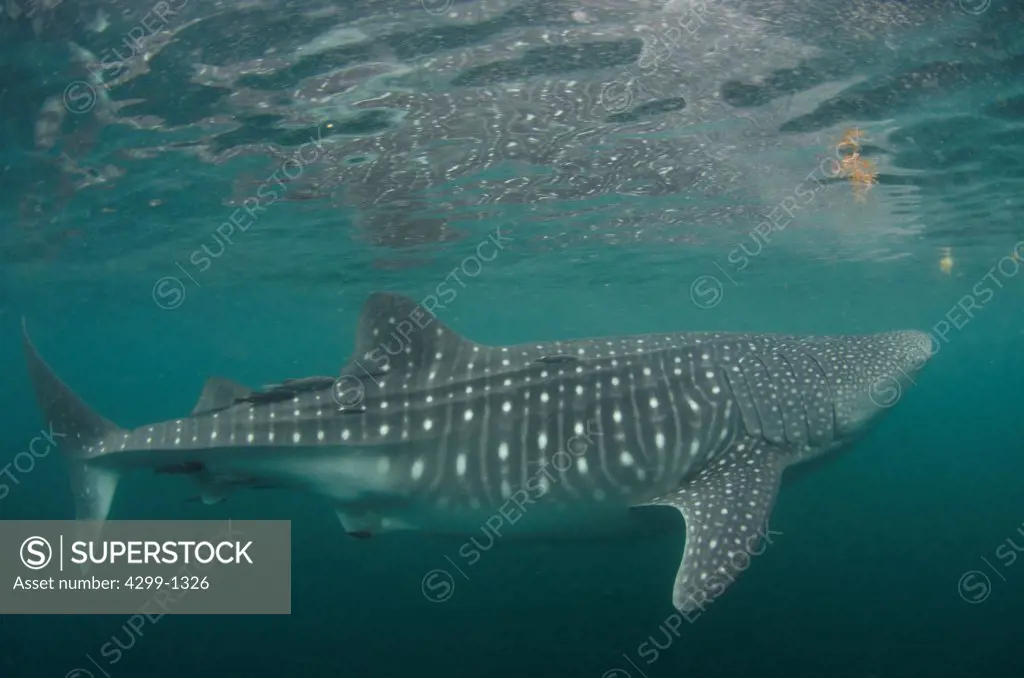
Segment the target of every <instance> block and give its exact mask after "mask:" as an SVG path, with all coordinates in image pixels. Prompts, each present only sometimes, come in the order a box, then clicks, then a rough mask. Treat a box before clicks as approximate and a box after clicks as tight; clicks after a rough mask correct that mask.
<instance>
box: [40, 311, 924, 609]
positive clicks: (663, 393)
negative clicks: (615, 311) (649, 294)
mask: <svg viewBox="0 0 1024 678" xmlns="http://www.w3.org/2000/svg"><path fill="white" fill-rule="evenodd" d="M402 318H419V319H420V322H417V323H416V329H415V330H414V331H412V332H410V331H408V330H406V331H405V332H404V333H402V337H403V338H404V343H403V345H402V346H401V350H393V351H392V350H388V351H387V360H385V361H377V360H376V359H375V358H374V356H380V355H381V353H380V348H379V345H380V342H381V341H382V340H384V339H386V338H387V337H389V336H391V335H392V334H393V330H394V328H395V327H396V326H398V324H399V322H400V319H402ZM24 345H25V352H26V356H27V358H28V365H29V371H30V373H31V376H32V380H33V382H34V384H35V387H36V392H37V396H38V400H39V404H40V407H41V409H42V410H43V412H44V414H45V416H46V417H47V418H48V419H50V420H51V421H53V422H54V425H55V426H57V427H58V428H59V429H60V430H62V431H65V432H66V433H67V434H68V438H67V444H65V445H62V452H64V456H65V460H66V462H67V465H68V469H69V472H70V475H71V481H72V489H73V493H74V498H75V507H76V512H77V517H78V518H79V519H83V520H91V521H96V522H90V523H83V525H89V526H91V527H90V528H89V529H93V530H98V529H100V527H99V526H100V525H101V524H102V523H101V522H100V521H102V520H104V519H105V518H106V517H107V514H108V512H109V510H110V506H111V502H112V500H113V496H114V491H115V489H116V486H117V483H118V480H119V479H120V478H121V476H122V475H123V474H124V473H126V472H128V471H130V470H150V471H158V472H164V473H168V472H173V473H178V474H185V475H186V476H187V477H190V478H191V479H192V480H193V481H194V482H195V484H196V486H197V487H198V489H199V491H200V494H201V496H202V498H203V500H204V501H206V502H208V503H213V502H217V501H221V500H223V499H224V498H226V497H227V496H228V495H229V494H230V493H231V492H233V491H235V490H237V489H242V488H245V489H248V488H265V487H276V488H287V489H294V490H299V491H304V492H309V493H313V494H317V495H320V496H323V497H326V498H328V499H329V500H330V501H331V502H333V503H334V505H335V507H336V510H337V513H338V516H339V519H340V520H341V522H342V524H343V525H344V527H345V529H346V530H347V531H348V532H349V533H350V534H354V535H356V536H366V535H369V534H377V533H380V532H386V531H390V530H400V529H412V530H423V531H429V532H444V533H449V534H452V533H461V534H466V535H469V534H475V533H477V532H478V530H479V527H480V525H482V524H484V522H485V521H486V520H487V519H488V518H489V517H491V516H493V514H494V511H495V510H496V509H497V508H499V507H500V506H502V505H503V504H505V503H507V502H508V501H509V500H510V499H511V498H512V497H513V496H520V497H522V496H523V494H528V497H529V499H530V506H529V515H528V516H526V517H525V518H524V519H523V520H521V521H520V522H519V524H518V525H517V526H516V533H517V534H523V535H528V534H535V535H549V536H556V537H557V536H559V535H568V534H586V533H601V532H607V531H616V530H623V529H624V530H627V531H629V530H630V529H632V526H634V525H635V524H636V523H637V521H639V520H642V519H643V517H644V516H643V512H636V511H631V510H630V509H632V508H636V507H641V506H668V507H672V508H674V509H676V510H678V511H679V512H681V513H682V515H683V517H684V519H685V524H686V542H685V551H684V555H683V559H682V563H681V565H680V568H679V572H678V575H677V577H676V582H675V587H674V591H673V603H674V604H675V606H676V607H677V608H678V609H680V610H682V611H684V612H687V611H691V610H693V609H695V608H696V607H700V606H701V605H702V604H703V602H704V601H705V600H707V599H709V598H713V597H715V596H717V595H720V594H721V593H722V592H723V591H724V590H725V589H726V588H727V587H728V585H729V583H731V581H732V580H733V579H734V578H735V575H737V574H738V571H737V566H736V563H737V562H745V561H743V559H742V558H741V557H740V555H739V554H740V553H741V552H747V553H748V558H749V553H750V552H754V550H755V549H757V548H758V547H759V544H760V543H761V541H762V539H764V537H765V530H766V529H767V521H768V518H769V516H770V513H771V509H772V506H773V504H774V500H775V495H776V492H777V490H778V487H779V482H780V478H781V475H782V472H783V471H784V470H785V469H786V468H787V467H789V466H791V465H793V464H796V463H799V462H802V461H806V460H809V459H814V458H817V457H820V456H821V455H823V454H824V453H826V452H829V451H832V450H835V449H837V448H839V447H841V446H843V445H844V444H845V443H847V442H849V441H851V440H852V439H853V438H855V437H856V435H857V434H858V433H859V432H860V431H861V430H863V428H864V427H865V425H866V424H867V423H868V422H869V421H871V420H873V419H874V418H875V415H877V414H878V413H879V412H880V411H882V410H885V409H888V407H889V406H891V405H892V404H893V403H894V402H895V400H894V399H893V398H892V393H902V390H903V389H904V388H905V387H906V386H907V385H909V384H910V383H911V381H912V375H913V374H914V372H915V371H916V370H917V369H919V368H920V367H921V366H922V365H923V364H924V362H925V361H926V360H927V359H928V358H929V357H930V355H931V342H930V339H929V337H928V335H926V334H924V333H922V332H915V331H903V332H890V333H883V334H874V335H864V336H831V337H829V336H783V335H767V334H749V333H747V334H738V333H681V334H656V335H643V336H627V337H608V338H599V339H585V340H578V341H556V342H548V343H536V344H524V345H516V346H488V345H483V344H478V343H475V342H472V341H470V340H468V339H466V338H464V337H462V336H461V335H459V334H458V333H457V332H455V331H453V330H452V329H450V328H449V327H447V326H445V325H444V324H443V323H441V321H439V320H438V319H437V318H435V317H434V316H432V315H430V314H429V313H428V312H427V311H425V310H424V309H423V308H422V307H420V306H418V305H417V304H415V303H414V302H413V301H412V300H409V299H407V298H405V297H401V296H398V295H392V294H374V295H372V296H371V297H370V299H369V300H368V301H367V302H366V304H365V306H364V308H363V310H362V313H361V315H360V319H359V325H358V328H357V337H356V348H355V351H354V353H353V355H352V357H351V359H350V360H349V361H348V363H347V364H346V366H345V367H344V368H343V369H342V371H341V375H340V376H339V377H329V376H323V377H306V378H302V379H294V380H289V381H285V382H284V383H282V384H280V385H278V386H273V387H269V388H267V389H265V390H263V391H260V392H257V391H253V390H251V389H249V388H247V387H245V386H242V385H240V384H237V383H234V382H231V381H228V380H225V379H220V378H213V379H210V380H209V381H208V382H207V385H206V387H205V388H204V390H203V392H202V394H201V396H200V398H199V402H198V403H197V405H196V407H195V409H194V410H193V412H192V414H191V415H190V416H188V417H184V418H180V419H172V420H168V421H164V422H158V423H154V424H150V425H146V426H142V427H139V428H136V429H132V430H125V429H121V428H119V427H118V426H116V425H114V424H113V423H111V422H109V421H107V420H106V419H103V418H102V417H100V416H99V415H97V414H96V413H94V412H93V411H91V410H90V409H89V408H88V406H87V405H86V404H85V403H84V402H82V401H81V400H80V399H79V398H78V397H77V396H76V395H75V394H74V393H73V392H72V391H71V390H70V389H69V388H68V387H67V386H65V385H64V384H63V383H62V382H61V381H60V380H59V379H58V378H57V377H56V376H55V375H54V373H53V372H52V371H51V370H50V368H49V367H48V366H47V365H46V364H45V363H44V362H43V360H42V359H41V358H40V356H39V354H38V353H37V351H36V349H35V347H34V346H33V345H32V343H31V342H30V341H29V339H28V335H27V333H26V334H25V338H24ZM391 348H394V347H391ZM367 361H370V362H369V363H368V365H367ZM367 366H369V368H370V369H369V370H367V369H366V368H367ZM339 381H346V382H358V383H359V388H358V389H357V390H356V391H351V390H350V392H356V393H358V397H359V402H358V404H357V405H358V406H353V405H354V404H353V403H344V402H342V403H339V400H338V393H337V384H338V382H339ZM593 432H599V435H591V434H592V433H593ZM574 439H575V440H580V439H585V440H586V441H587V442H586V444H584V445H573V444H572V442H571V441H572V440H574ZM565 449H568V450H569V451H570V452H571V455H570V454H566V459H568V460H569V463H559V464H553V463H550V462H549V460H550V459H552V455H553V454H555V453H556V452H558V451H559V450H565ZM539 470H544V472H543V473H538V471H539ZM746 562H748V563H749V561H746ZM742 569H745V568H742Z"/></svg>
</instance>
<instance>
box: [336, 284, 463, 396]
mask: <svg viewBox="0 0 1024 678" xmlns="http://www.w3.org/2000/svg"><path fill="white" fill-rule="evenodd" d="M474 347H475V348H476V349H477V350H480V348H481V345H479V344H476V343H474V342H472V341H470V340H469V339H466V338H465V337H463V336H462V335H461V334H459V333H458V332H456V331H455V330H453V329H451V328H450V327H448V326H447V325H445V324H444V323H443V322H441V321H440V320H439V319H438V318H437V316H435V315H434V314H433V313H431V312H430V311H428V310H427V309H426V308H424V307H423V306H420V305H419V304H417V303H416V302H415V301H413V300H412V299H410V298H408V297H405V296H402V295H400V294H392V293H390V292H375V293H373V294H371V295H370V297H369V299H367V300H366V303H365V304H363V310H362V312H361V313H360V314H359V323H358V325H357V327H356V347H355V351H354V352H353V355H352V360H350V361H349V365H347V366H346V367H345V369H343V370H342V374H358V373H362V372H363V371H364V370H365V371H366V372H368V373H370V374H372V375H374V376H376V375H383V374H387V373H388V372H390V371H393V370H401V371H409V372H413V371H415V370H416V369H422V368H425V367H426V366H427V365H430V364H431V363H435V362H437V360H438V358H437V355H438V354H440V355H442V356H446V357H453V356H455V355H456V354H458V353H460V352H462V351H472V350H473V349H474Z"/></svg>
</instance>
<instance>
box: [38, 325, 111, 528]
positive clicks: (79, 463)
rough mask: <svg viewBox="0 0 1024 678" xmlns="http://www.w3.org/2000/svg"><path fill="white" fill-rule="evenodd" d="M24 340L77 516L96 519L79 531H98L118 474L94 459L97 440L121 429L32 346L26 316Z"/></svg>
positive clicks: (40, 403)
mask: <svg viewBox="0 0 1024 678" xmlns="http://www.w3.org/2000/svg"><path fill="white" fill-rule="evenodd" d="M22 344H23V347H24V349H25V359H26V360H27V362H28V372H29V376H30V377H31V378H32V384H33V385H34V386H35V391H36V399H37V400H38V402H39V408H40V410H42V412H43V416H44V417H45V418H46V420H47V423H48V426H49V427H50V428H51V430H52V431H53V432H54V437H55V438H56V439H57V440H58V447H59V449H60V452H61V456H62V457H63V459H64V463H65V464H66V465H67V469H68V473H69V475H70V476H71V491H72V494H73V495H74V500H75V518H76V519H77V520H82V521H95V522H94V523H93V524H92V526H91V527H87V526H84V525H83V526H82V528H81V529H80V534H81V533H83V532H84V533H87V534H92V535H98V534H99V531H100V529H101V527H102V521H104V520H106V517H107V514H108V513H109V512H110V504H111V503H112V501H113V499H114V491H115V490H116V489H117V481H118V479H119V476H118V473H117V472H116V471H114V470H113V469H109V468H105V467H103V466H102V465H99V464H95V463H92V462H94V461H95V460H96V459H98V458H99V457H101V456H102V454H103V453H102V452H98V451H97V443H99V442H100V441H102V440H103V439H104V438H106V437H107V436H109V435H110V434H112V433H117V432H119V431H120V430H121V429H119V428H118V427H117V426H115V425H114V424H112V423H111V422H109V421H107V420H106V419H104V418H103V417H101V416H100V415H98V414H96V413H95V412H93V411H92V410H91V409H90V408H89V406H88V405H86V404H85V403H84V402H83V401H82V399H81V398H79V397H78V396H77V395H75V394H74V392H73V391H72V390H71V389H70V388H68V387H67V386H66V385H65V384H64V382H62V381H61V380H60V379H59V378H58V377H57V375H55V374H54V373H53V370H51V369H50V367H49V365H47V364H46V363H45V362H44V361H43V359H42V358H41V357H40V355H39V352H38V351H37V350H36V347H35V346H33V345H32V340H31V339H29V336H28V328H27V326H26V324H25V321H24V320H22ZM82 536H85V535H84V534H83V535H82Z"/></svg>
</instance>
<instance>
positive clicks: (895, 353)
mask: <svg viewBox="0 0 1024 678" xmlns="http://www.w3.org/2000/svg"><path fill="white" fill-rule="evenodd" d="M827 346H828V349H827V350H826V351H824V352H823V355H821V354H819V356H818V357H819V360H820V359H822V358H824V360H822V363H823V366H824V367H825V369H826V370H827V371H828V372H830V373H831V374H830V379H829V384H830V387H831V388H832V389H833V393H832V398H833V403H834V406H835V427H836V434H837V436H838V437H840V438H849V437H851V436H853V435H855V434H857V433H858V432H860V431H861V430H862V429H863V428H864V426H865V425H866V424H867V423H868V422H869V421H870V420H871V419H873V418H874V417H875V415H877V414H879V413H880V412H881V411H883V410H887V409H889V408H891V407H892V406H893V405H895V404H896V403H898V402H899V401H900V400H901V399H902V398H903V395H904V393H905V392H906V391H907V389H908V388H909V387H910V386H912V385H914V384H915V383H916V381H915V378H916V375H917V373H918V372H919V371H920V370H921V368H922V367H923V366H924V364H925V363H926V362H927V361H928V359H929V358H931V357H932V355H933V354H934V353H935V351H934V350H933V345H932V339H931V337H930V336H929V335H927V334H925V333H924V332H917V331H902V332H886V333H882V334H872V335H865V336H859V337H843V338H841V339H838V340H835V341H834V342H828V343H827Z"/></svg>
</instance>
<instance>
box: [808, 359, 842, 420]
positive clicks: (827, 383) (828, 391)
mask: <svg viewBox="0 0 1024 678" xmlns="http://www.w3.org/2000/svg"><path fill="white" fill-rule="evenodd" d="M803 354H804V355H805V356H807V357H808V358H809V359H810V360H811V362H813V363H814V364H815V365H817V366H818V370H819V371H820V373H821V383H822V384H823V386H824V387H825V398H826V402H827V403H828V404H829V407H828V409H829V410H830V411H831V412H830V420H831V426H832V430H831V431H830V432H829V437H830V438H831V437H832V436H833V435H835V434H837V433H838V431H839V419H838V418H837V417H836V401H835V398H834V397H833V394H832V380H831V379H829V374H828V370H826V369H825V366H824V365H822V364H821V361H820V360H818V356H816V355H814V354H813V353H811V352H810V351H803Z"/></svg>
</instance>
